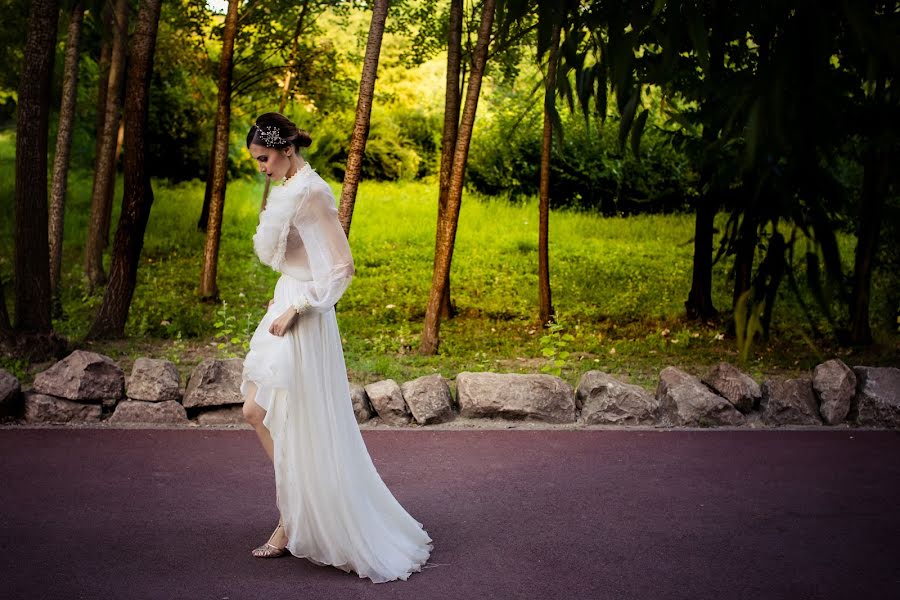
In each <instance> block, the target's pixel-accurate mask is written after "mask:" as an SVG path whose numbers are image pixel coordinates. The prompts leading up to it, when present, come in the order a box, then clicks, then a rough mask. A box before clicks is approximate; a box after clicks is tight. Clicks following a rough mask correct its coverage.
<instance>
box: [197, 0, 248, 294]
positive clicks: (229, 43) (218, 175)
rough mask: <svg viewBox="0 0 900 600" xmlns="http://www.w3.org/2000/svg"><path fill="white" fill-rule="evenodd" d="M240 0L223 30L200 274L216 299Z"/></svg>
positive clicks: (203, 287) (234, 0)
mask: <svg viewBox="0 0 900 600" xmlns="http://www.w3.org/2000/svg"><path fill="white" fill-rule="evenodd" d="M239 5H240V0H228V13H227V14H226V15H225V31H224V32H223V34H222V60H221V62H220V63H219V102H218V105H219V108H218V110H217V111H216V131H215V135H214V139H215V146H214V147H213V148H214V149H213V156H214V157H215V161H214V162H213V170H212V172H211V173H210V179H211V180H212V187H211V189H210V199H209V223H208V224H207V226H206V246H205V247H204V250H203V272H202V273H201V275H200V297H201V298H204V299H213V298H216V297H217V296H218V295H219V289H218V287H217V286H216V274H217V272H218V268H219V240H220V238H221V237H222V214H223V211H224V209H225V177H226V175H227V170H228V134H229V132H230V131H231V75H232V71H233V69H234V38H235V35H236V34H237V22H238V6H239Z"/></svg>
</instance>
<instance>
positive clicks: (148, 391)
mask: <svg viewBox="0 0 900 600" xmlns="http://www.w3.org/2000/svg"><path fill="white" fill-rule="evenodd" d="M125 395H126V396H128V397H129V398H130V399H132V400H144V401H146V402H165V401H166V400H175V401H176V402H180V401H181V383H180V381H179V378H178V369H176V368H175V365H174V364H172V363H171V362H169V361H167V360H160V359H154V358H139V359H137V360H136V361H134V368H133V369H132V370H131V377H129V378H128V388H127V391H126V393H125Z"/></svg>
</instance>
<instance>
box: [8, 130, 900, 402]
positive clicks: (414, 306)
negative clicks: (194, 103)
mask: <svg viewBox="0 0 900 600" xmlns="http://www.w3.org/2000/svg"><path fill="white" fill-rule="evenodd" d="M311 163H312V164H313V167H315V157H311ZM13 177H14V158H13V151H12V142H11V138H10V136H9V134H0V215H2V216H0V276H2V277H3V278H4V282H5V283H6V284H7V295H8V296H11V294H12V290H11V287H12V286H11V281H10V278H11V273H12V250H13V240H12V217H13V208H12V196H13ZM262 183H263V182H262V181H261V180H254V181H247V180H242V181H236V182H232V183H231V184H230V185H229V187H228V194H227V199H226V203H225V222H224V227H223V232H222V246H221V250H220V255H219V279H218V283H219V288H220V294H221V300H222V302H221V304H218V305H215V304H204V303H201V302H200V301H199V300H198V299H197V297H196V289H197V284H198V281H199V277H200V264H201V256H202V246H203V241H204V234H203V233H200V232H198V231H197V230H196V220H197V216H198V215H199V212H200V207H201V203H202V197H203V184H202V183H201V182H196V181H195V182H189V183H185V184H180V185H168V184H167V183H165V182H160V181H155V182H154V190H155V195H156V200H155V202H154V205H153V210H152V214H151V217H150V224H149V227H148V231H147V235H146V238H145V245H144V252H143V256H142V262H141V267H140V270H139V280H138V286H137V290H136V294H135V298H134V301H133V304H132V308H131V313H130V316H129V321H128V326H127V334H128V338H127V339H126V340H123V341H116V342H103V343H95V344H90V345H88V344H84V343H83V342H80V340H81V338H82V337H83V336H84V334H85V332H86V331H87V328H88V326H89V325H90V320H91V318H92V315H93V313H94V312H95V310H96V308H97V307H98V306H99V303H100V300H101V297H100V296H99V295H94V296H88V295H86V293H85V287H84V285H83V282H82V266H81V265H82V252H83V246H84V236H85V233H84V232H85V230H86V225H87V220H88V212H89V205H90V192H91V180H90V174H88V173H82V172H77V173H73V175H72V176H71V177H70V186H69V197H68V200H67V202H68V204H67V207H66V227H65V242H64V257H63V281H62V283H63V297H62V303H63V309H64V314H63V315H62V316H61V317H60V318H58V319H57V320H56V321H55V323H54V327H55V328H56V330H57V331H59V332H60V333H62V334H63V335H65V336H66V337H68V338H69V339H71V340H72V341H73V343H74V344H75V345H79V346H83V347H90V348H92V349H95V350H97V351H100V352H104V353H106V354H108V355H110V356H112V357H113V358H114V359H116V360H118V361H119V362H120V363H121V364H123V366H126V368H127V366H128V365H129V364H130V362H131V360H133V359H134V358H136V357H138V356H159V357H167V358H169V359H171V360H173V361H175V362H176V363H177V364H179V366H180V367H181V369H182V371H183V372H187V371H189V370H190V368H191V367H193V366H194V365H195V364H196V363H197V362H198V361H199V360H201V359H202V358H203V357H206V356H213V355H216V356H242V355H243V353H244V352H245V344H246V342H247V340H249V337H250V334H251V333H252V331H253V329H254V327H255V325H256V323H257V321H258V319H259V318H260V317H261V316H262V314H263V313H264V310H265V305H266V302H267V300H268V299H269V298H270V294H271V291H272V288H273V286H274V283H275V280H276V279H277V277H278V274H277V273H275V272H273V271H271V270H270V269H269V268H268V267H265V266H263V265H261V264H260V263H259V262H258V261H257V260H256V257H255V255H254V254H253V249H252V243H251V236H252V234H253V231H254V229H255V226H256V218H257V211H258V206H259V200H260V196H261V193H262ZM333 188H334V190H335V195H336V196H337V195H339V186H338V185H337V184H333ZM120 201H121V178H120V179H119V188H118V190H117V195H116V207H115V209H114V215H113V227H115V224H116V223H117V220H118V203H119V202H120ZM436 204H437V186H436V185H435V184H433V183H423V182H414V183H373V182H364V183H363V184H362V185H361V186H360V190H359V196H358V199H357V203H356V211H355V214H354V218H353V229H352V233H351V236H350V243H351V247H352V249H353V254H354V259H355V262H356V267H357V275H356V277H355V278H354V281H353V283H352V285H351V286H350V288H349V290H348V291H347V293H346V294H345V296H344V298H343V299H342V300H341V302H340V304H339V310H338V319H339V323H340V327H341V332H342V335H343V338H344V351H345V356H346V359H347V364H348V368H349V370H350V374H351V378H352V379H353V380H354V381H358V382H368V381H373V380H376V379H381V378H385V377H392V378H395V379H397V380H398V381H404V380H407V379H410V378H413V377H415V376H418V375H421V374H427V373H433V372H440V373H442V374H444V375H445V376H451V377H452V376H454V375H455V374H456V373H457V372H459V371H463V370H495V371H511V372H512V371H521V372H537V371H539V370H540V368H541V367H542V366H543V365H544V364H546V359H544V358H543V355H542V343H541V337H542V335H543V333H544V332H542V331H541V329H540V327H538V326H537V321H536V319H537V277H536V274H535V273H536V271H537V205H536V202H534V201H531V202H528V203H525V204H519V205H513V204H510V203H508V202H506V201H505V200H502V199H490V198H481V197H477V196H473V195H466V196H465V197H464V199H463V207H462V214H461V217H460V224H459V233H458V237H457V242H456V253H455V256H454V260H453V268H452V275H451V277H452V290H453V300H454V302H455V304H456V306H457V309H458V311H459V315H458V316H457V317H456V318H455V319H453V320H451V321H448V322H445V323H444V324H443V325H442V327H441V340H442V341H441V350H440V353H439V355H437V356H434V357H423V356H419V355H418V354H417V353H416V349H417V347H418V340H419V334H420V332H421V328H422V322H423V318H424V307H425V304H426V301H427V294H428V289H429V286H430V282H431V267H432V259H433V250H434V228H435V220H436ZM550 229H551V231H550V239H551V245H550V254H551V266H550V269H551V279H552V286H553V301H554V305H555V307H556V309H557V311H558V314H559V315H560V323H561V324H562V326H563V327H564V330H563V332H562V333H568V334H571V335H572V336H574V339H573V340H572V341H570V342H569V343H568V347H567V348H566V349H567V350H569V351H570V352H571V355H570V356H569V358H568V359H567V361H566V364H565V366H564V368H563V371H562V375H563V377H564V378H565V379H567V380H568V381H570V382H571V383H573V384H574V383H576V382H577V379H578V377H579V376H580V374H581V373H582V372H584V371H586V370H589V369H602V370H605V371H608V372H611V373H614V374H617V375H619V376H622V377H623V378H625V379H629V380H631V381H634V382H637V383H641V384H643V385H645V386H648V387H652V386H653V385H654V384H655V379H656V375H657V373H658V372H659V370H660V369H661V368H663V367H665V366H667V365H670V364H671V365H678V366H681V367H684V368H686V369H688V370H690V371H693V372H699V371H702V370H703V369H704V368H705V367H706V366H707V365H710V364H712V363H714V362H715V361H718V360H721V359H726V360H730V361H733V362H736V361H737V360H738V353H737V347H736V343H735V341H734V340H733V339H732V338H731V337H730V336H727V335H724V334H725V333H726V325H725V323H724V322H723V323H719V324H711V325H701V324H696V323H692V322H687V321H684V320H683V312H684V308H683V302H684V298H685V297H686V295H687V291H688V289H689V287H690V269H691V256H692V252H693V245H692V243H691V236H692V232H693V218H692V216H691V215H665V216H661V215H650V216H638V217H629V218H602V217H599V216H596V215H593V214H580V213H574V212H567V211H564V212H554V213H552V215H551V224H550ZM852 248H853V240H852V239H851V238H849V237H844V238H842V252H843V259H844V261H845V263H846V264H847V266H848V268H849V265H850V261H851V260H852ZM107 265H108V260H107ZM726 273H727V265H726V264H718V265H716V268H715V273H714V280H715V286H716V287H715V292H714V302H715V304H716V306H717V307H719V308H720V309H727V308H728V307H729V305H730V287H729V285H730V284H729V282H728V281H727V278H726ZM875 294H876V300H877V295H878V288H877V286H876V289H875ZM8 305H9V306H10V308H11V307H12V299H11V298H8ZM825 331H827V330H825ZM808 335H810V329H809V326H808V325H807V324H806V322H805V319H804V318H803V316H802V313H801V311H800V309H799V307H798V304H797V303H796V301H795V300H794V299H793V298H792V297H791V295H790V294H789V293H788V292H787V286H784V293H782V297H781V299H780V300H779V304H778V305H777V306H776V309H775V323H774V327H773V333H772V339H771V340H770V341H769V342H768V343H759V344H757V346H756V347H755V348H754V353H753V355H752V358H751V360H750V361H749V362H748V363H747V364H745V365H744V367H745V368H746V369H747V370H748V371H749V372H751V373H753V374H754V375H756V376H757V377H762V376H764V375H768V374H773V373H784V372H787V373H796V372H801V371H803V370H805V369H809V368H810V367H812V366H814V365H815V364H816V363H817V362H818V361H820V360H822V359H824V358H830V357H833V356H841V357H842V358H844V360H846V361H847V362H848V363H850V364H862V363H867V364H896V363H898V362H900V361H898V357H900V341H898V336H897V335H896V332H895V331H893V330H892V329H891V328H888V327H881V328H880V331H878V332H877V335H878V336H879V342H880V344H879V345H878V346H877V347H875V348H872V349H868V350H866V351H862V352H861V353H860V352H859V351H851V350H849V349H842V348H838V347H834V346H833V345H832V343H831V342H830V341H829V339H828V338H825V339H814V340H811V339H809V338H807V337H806V336H808ZM854 352H856V354H855V355H854ZM5 361H6V364H5V366H6V367H7V368H12V369H13V370H15V371H17V372H19V374H21V375H23V376H24V378H25V379H26V380H28V379H29V378H30V375H29V373H28V371H29V369H28V365H23V364H21V363H20V362H16V361H15V360H11V359H5ZM40 367H41V365H34V366H32V368H31V371H32V372H33V371H34V370H35V369H37V368H40Z"/></svg>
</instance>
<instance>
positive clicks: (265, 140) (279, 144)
mask: <svg viewBox="0 0 900 600" xmlns="http://www.w3.org/2000/svg"><path fill="white" fill-rule="evenodd" d="M250 144H257V145H259V146H265V147H266V148H278V149H280V150H283V149H284V148H287V147H288V146H293V147H294V150H295V151H299V150H300V148H308V147H309V145H310V144H312V138H311V137H309V134H308V133H306V132H305V131H303V130H300V129H297V126H296V125H294V123H293V122H291V120H290V119H288V118H287V117H285V116H284V115H283V114H281V113H277V112H269V113H265V114H262V115H259V116H258V117H257V118H256V123H254V124H253V125H251V126H250V131H249V132H248V133H247V147H248V148H249V147H250Z"/></svg>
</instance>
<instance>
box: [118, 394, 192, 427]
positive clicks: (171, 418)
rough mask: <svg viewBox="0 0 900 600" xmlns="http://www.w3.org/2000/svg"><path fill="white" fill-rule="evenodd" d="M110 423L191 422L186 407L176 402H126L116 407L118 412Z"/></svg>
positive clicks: (176, 423)
mask: <svg viewBox="0 0 900 600" xmlns="http://www.w3.org/2000/svg"><path fill="white" fill-rule="evenodd" d="M109 422H110V423H164V424H172V425H187V424H188V422H189V421H188V418H187V412H185V410H184V407H183V406H182V405H181V404H179V403H178V402H176V401H175V400H163V401H161V402H146V401H143V400H124V401H122V402H119V404H118V406H116V412H114V413H113V415H112V416H111V417H110V418H109Z"/></svg>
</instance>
